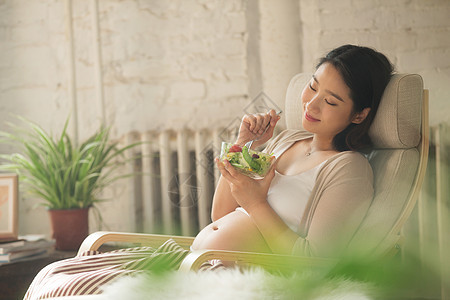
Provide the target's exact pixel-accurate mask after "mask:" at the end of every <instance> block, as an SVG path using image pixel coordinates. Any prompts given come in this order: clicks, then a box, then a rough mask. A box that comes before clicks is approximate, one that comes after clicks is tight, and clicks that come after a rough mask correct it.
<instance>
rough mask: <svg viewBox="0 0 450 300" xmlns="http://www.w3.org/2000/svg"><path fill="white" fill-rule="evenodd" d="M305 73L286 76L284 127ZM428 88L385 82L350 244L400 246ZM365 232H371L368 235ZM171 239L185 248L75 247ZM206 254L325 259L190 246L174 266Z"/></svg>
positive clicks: (417, 172)
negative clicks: (360, 215) (365, 207)
mask: <svg viewBox="0 0 450 300" xmlns="http://www.w3.org/2000/svg"><path fill="white" fill-rule="evenodd" d="M310 78H311V75H310V74H298V75H296V76H295V77H294V78H293V79H292V80H291V82H290V84H289V87H288V90H287V95H286V103H285V112H286V122H287V128H296V129H300V128H301V120H300V118H299V116H301V110H302V107H301V101H300V95H301V92H302V90H303V88H304V86H305V85H306V84H307V82H308V81H309V80H310ZM427 92H428V91H427V90H423V82H422V78H421V77H420V76H419V75H416V74H396V75H394V76H393V77H392V79H391V81H390V83H389V84H388V86H387V88H386V90H385V92H384V94H383V97H382V100H381V103H380V106H379V110H378V113H377V115H376V118H375V120H374V122H373V125H372V126H371V129H370V136H371V138H372V141H373V143H374V149H373V150H372V151H371V152H370V153H369V154H368V155H367V157H368V159H369V162H370V164H371V165H372V168H373V171H374V190H375V195H374V199H373V202H372V204H371V206H370V208H369V211H368V213H367V215H366V217H365V219H364V221H363V223H362V224H361V225H360V227H359V229H358V231H357V232H356V234H355V235H354V237H353V239H352V240H351V242H350V246H356V247H358V246H364V248H366V249H371V251H372V254H374V255H392V254H393V253H395V252H396V251H398V249H399V248H400V245H401V242H402V236H401V235H400V232H401V229H402V226H403V225H404V223H405V222H406V220H407V218H408V217H409V215H410V214H411V212H412V210H413V208H414V206H415V203H416V200H417V198H418V194H419V191H420V188H421V185H422V182H423V178H424V175H425V170H426V164H427V158H428V133H429V128H428V93H427ZM367 237H371V238H370V239H368V238H367ZM169 238H172V239H174V240H175V241H176V242H177V243H178V244H179V245H181V246H182V247H184V248H186V249H189V247H190V245H191V244H192V242H193V239H194V238H193V237H182V236H168V235H154V234H136V233H120V232H95V233H93V234H91V235H90V236H88V237H87V238H86V240H85V241H84V242H83V244H82V245H81V247H80V249H79V254H80V253H82V252H84V251H86V250H97V249H98V248H99V247H100V246H101V245H102V244H104V243H108V242H125V243H134V244H136V243H137V244H141V245H142V246H145V245H148V246H154V247H156V246H159V245H161V244H162V243H163V242H165V241H166V240H167V239H169ZM210 259H222V260H225V261H234V262H237V263H238V264H248V265H259V266H262V267H264V268H265V269H267V270H282V271H286V272H289V271H293V270H295V269H297V270H298V268H301V267H320V266H321V265H328V264H329V263H330V259H322V258H311V257H299V256H289V255H275V254H260V253H246V252H235V251H217V250H201V251H193V252H191V253H190V254H189V255H188V256H187V257H186V258H185V259H184V261H183V263H182V265H181V267H180V270H182V271H188V270H197V269H198V268H199V267H200V265H201V264H202V263H204V262H205V261H208V260H210Z"/></svg>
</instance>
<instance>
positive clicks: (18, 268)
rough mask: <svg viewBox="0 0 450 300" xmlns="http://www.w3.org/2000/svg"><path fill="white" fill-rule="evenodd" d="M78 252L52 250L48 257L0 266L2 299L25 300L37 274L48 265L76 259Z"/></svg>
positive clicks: (0, 292)
mask: <svg viewBox="0 0 450 300" xmlns="http://www.w3.org/2000/svg"><path fill="white" fill-rule="evenodd" d="M76 254H77V252H76V251H59V250H52V251H51V252H50V253H49V255H48V256H46V257H41V258H36V259H33V260H31V259H30V260H26V261H18V262H13V263H10V264H5V265H1V266H0V299H1V300H9V299H11V300H18V299H20V300H21V299H23V296H24V295H25V293H26V291H27V289H28V287H29V286H30V284H31V282H32V281H33V279H34V277H35V276H36V275H37V273H38V272H39V271H40V270H41V269H42V268H44V267H45V266H46V265H48V264H51V263H52V262H55V261H58V260H62V259H65V258H70V257H74V256H75V255H76Z"/></svg>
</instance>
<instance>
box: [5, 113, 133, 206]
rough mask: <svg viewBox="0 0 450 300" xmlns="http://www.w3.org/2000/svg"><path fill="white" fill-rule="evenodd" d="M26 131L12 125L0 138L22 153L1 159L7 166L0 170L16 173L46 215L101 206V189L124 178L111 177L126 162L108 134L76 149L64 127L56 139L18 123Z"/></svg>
mask: <svg viewBox="0 0 450 300" xmlns="http://www.w3.org/2000/svg"><path fill="white" fill-rule="evenodd" d="M19 119H20V120H22V121H23V122H24V123H25V124H26V125H27V128H24V127H18V126H16V125H12V124H10V127H12V128H13V132H12V133H10V132H0V137H2V140H3V142H8V143H12V144H15V145H18V146H19V147H20V151H19V152H20V153H13V154H10V155H1V156H0V158H2V159H4V160H6V161H7V163H6V164H4V165H0V169H3V170H8V171H12V172H15V173H17V174H18V175H19V178H20V179H21V182H22V183H24V184H25V185H26V187H27V190H28V191H29V192H30V193H31V194H33V195H34V196H37V197H39V198H40V199H42V200H44V202H43V203H42V204H43V205H44V206H46V207H47V208H48V209H73V208H88V207H91V206H93V205H95V204H96V203H97V202H99V201H102V200H101V199H100V198H99V195H100V192H101V191H102V190H103V188H104V187H106V186H107V185H109V184H111V183H112V182H114V181H115V180H117V179H119V178H122V177H125V176H127V175H120V176H116V175H115V171H116V170H117V169H118V168H119V167H120V166H121V164H123V163H124V162H125V160H126V159H125V156H124V152H125V151H126V150H128V149H130V148H132V147H134V146H136V145H137V143H136V144H131V145H128V146H125V147H122V148H119V147H118V142H110V141H109V134H110V128H107V127H104V126H101V127H100V129H99V130H98V131H97V132H96V133H94V134H93V135H92V136H91V137H89V138H88V139H87V140H86V141H84V142H82V143H80V145H79V146H76V145H75V144H74V143H73V142H72V140H71V139H70V137H69V135H68V134H67V126H68V123H69V122H68V121H69V120H67V121H66V123H65V126H64V128H63V130H62V133H61V135H60V136H59V137H58V138H56V139H54V138H52V136H51V135H50V134H48V133H47V132H46V131H45V130H44V129H42V127H41V126H39V125H37V124H35V123H33V122H31V121H29V120H26V119H24V118H20V117H19Z"/></svg>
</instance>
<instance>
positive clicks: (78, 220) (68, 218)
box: [48, 208, 89, 250]
mask: <svg viewBox="0 0 450 300" xmlns="http://www.w3.org/2000/svg"><path fill="white" fill-rule="evenodd" d="M48 212H49V214H50V221H51V227H52V231H53V233H52V237H53V238H54V239H55V248H56V249H58V250H78V248H79V247H80V245H81V243H82V242H83V240H84V239H85V238H86V237H87V236H88V234H89V219H88V216H89V214H88V213H89V208H80V209H50V210H49V211H48Z"/></svg>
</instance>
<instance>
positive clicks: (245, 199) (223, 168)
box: [215, 158, 277, 212]
mask: <svg viewBox="0 0 450 300" xmlns="http://www.w3.org/2000/svg"><path fill="white" fill-rule="evenodd" d="M215 161H216V164H217V167H218V168H219V171H220V173H221V174H222V176H223V177H224V178H225V179H226V180H227V181H228V182H229V183H230V189H231V194H232V195H233V197H234V198H235V199H236V202H237V203H238V204H239V205H240V206H241V207H243V208H244V209H245V210H246V211H247V212H249V211H250V210H252V209H253V208H254V207H256V206H258V205H259V204H263V203H266V202H267V199H266V198H267V193H268V191H269V187H270V183H271V182H272V179H273V178H274V176H275V167H276V162H277V161H276V159H275V161H274V162H273V163H272V166H271V169H270V171H269V172H268V173H267V175H266V176H265V177H264V178H262V179H253V178H250V177H248V176H245V175H244V174H241V173H239V172H238V171H237V170H236V169H235V168H234V167H233V166H232V165H231V164H230V162H229V161H227V160H223V161H221V160H219V159H218V158H216V159H215Z"/></svg>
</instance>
